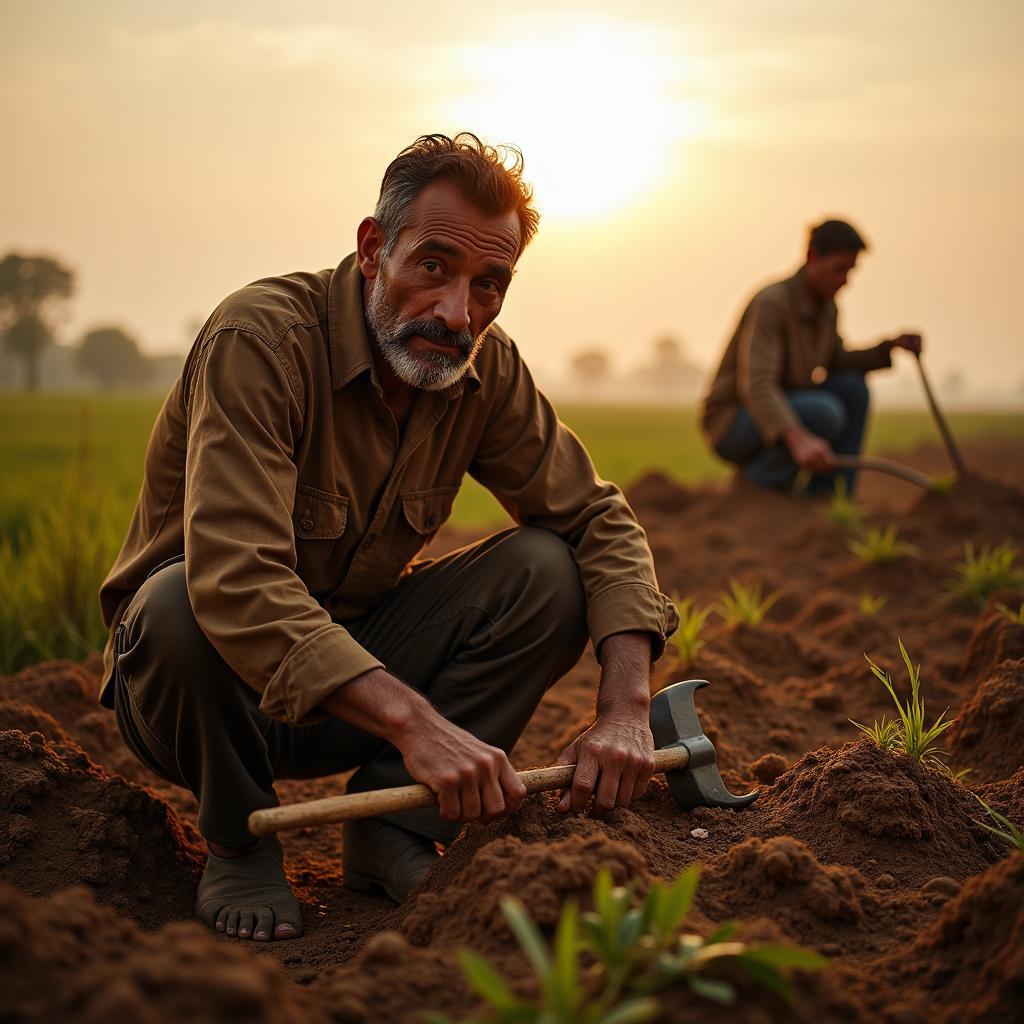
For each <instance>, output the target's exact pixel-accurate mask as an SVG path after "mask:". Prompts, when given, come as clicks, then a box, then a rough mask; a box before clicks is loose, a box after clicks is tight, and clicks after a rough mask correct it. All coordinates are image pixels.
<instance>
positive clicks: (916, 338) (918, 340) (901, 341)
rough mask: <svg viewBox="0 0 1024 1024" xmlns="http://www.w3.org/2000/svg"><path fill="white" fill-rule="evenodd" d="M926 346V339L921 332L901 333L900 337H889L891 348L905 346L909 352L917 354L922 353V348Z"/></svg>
mask: <svg viewBox="0 0 1024 1024" xmlns="http://www.w3.org/2000/svg"><path fill="white" fill-rule="evenodd" d="M923 347H924V339H923V338H922V337H921V335H920V334H901V335H900V336H899V337H898V338H890V339H889V348H890V349H894V348H905V349H906V350H907V351H908V352H913V353H914V355H915V356H919V355H920V354H921V349H922V348H923Z"/></svg>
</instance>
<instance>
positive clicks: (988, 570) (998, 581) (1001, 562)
mask: <svg viewBox="0 0 1024 1024" xmlns="http://www.w3.org/2000/svg"><path fill="white" fill-rule="evenodd" d="M953 573H954V578H953V580H952V582H951V583H950V584H949V594H950V596H951V597H952V598H954V599H955V600H960V601H966V602H968V603H970V604H973V605H974V606H975V607H976V608H982V607H984V605H985V601H986V600H987V598H988V595H989V594H991V593H992V592H993V591H994V590H1005V589H1011V590H1019V589H1021V588H1022V587H1024V567H1022V566H1019V565H1018V564H1017V549H1016V548H1015V547H1014V546H1013V545H1012V544H1010V543H1009V542H1004V543H1002V544H999V545H998V546H997V547H994V548H990V547H989V546H988V545H987V544H985V545H982V548H981V550H980V551H978V552H975V550H974V545H973V544H971V543H968V544H967V545H966V546H965V547H964V560H963V561H962V562H957V564H956V565H955V566H954V567H953Z"/></svg>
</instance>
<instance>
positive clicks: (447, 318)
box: [434, 281, 469, 331]
mask: <svg viewBox="0 0 1024 1024" xmlns="http://www.w3.org/2000/svg"><path fill="white" fill-rule="evenodd" d="M434 315H435V316H437V317H440V319H442V320H443V321H444V322H445V326H446V327H447V328H448V330H450V331H466V330H469V284H468V282H464V281H455V282H453V283H452V284H451V286H450V287H448V288H446V289H445V290H444V292H443V294H442V295H441V297H440V298H439V299H438V301H437V304H436V305H435V307H434Z"/></svg>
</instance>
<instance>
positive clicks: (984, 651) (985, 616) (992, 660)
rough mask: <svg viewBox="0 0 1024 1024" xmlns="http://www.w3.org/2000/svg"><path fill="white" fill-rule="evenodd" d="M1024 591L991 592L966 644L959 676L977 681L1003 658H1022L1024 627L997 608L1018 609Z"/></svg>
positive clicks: (1023, 599)
mask: <svg viewBox="0 0 1024 1024" xmlns="http://www.w3.org/2000/svg"><path fill="white" fill-rule="evenodd" d="M1022 603H1024V594H1021V592H1020V591H1018V590H1004V591H1000V592H999V593H997V594H993V595H991V597H990V598H989V600H988V603H987V604H986V605H985V610H984V611H983V612H982V613H981V615H979V616H978V621H977V622H976V623H975V625H974V631H973V632H972V633H971V639H970V640H969V641H968V643H967V653H966V654H965V655H964V660H963V664H962V666H961V669H960V674H961V677H962V678H963V679H965V680H968V681H970V682H977V681H979V680H982V679H984V678H986V677H987V676H990V675H991V674H992V673H993V672H994V671H995V668H996V666H997V665H998V664H999V663H1000V662H1003V661H1017V660H1019V659H1021V658H1024V626H1018V625H1016V624H1015V623H1012V622H1010V620H1009V619H1008V618H1007V617H1006V615H1004V614H1003V612H1002V611H1001V610H1000V609H999V608H998V607H997V606H998V605H1000V604H1002V605H1005V606H1006V607H1007V608H1014V609H1016V608H1019V607H1020V606H1021V604H1022Z"/></svg>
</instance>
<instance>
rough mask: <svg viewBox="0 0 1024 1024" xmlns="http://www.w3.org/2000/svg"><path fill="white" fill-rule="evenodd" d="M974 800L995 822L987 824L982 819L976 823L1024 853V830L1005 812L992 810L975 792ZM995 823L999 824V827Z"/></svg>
mask: <svg viewBox="0 0 1024 1024" xmlns="http://www.w3.org/2000/svg"><path fill="white" fill-rule="evenodd" d="M974 798H975V800H977V801H978V803H979V804H981V806H982V807H984V808H985V813H986V814H987V815H988V816H989V817H990V818H991V819H992V820H993V821H994V822H995V823H996V824H995V825H989V824H988V823H986V822H984V821H979V822H978V824H979V825H980V826H981V827H982V828H985V829H988V831H989V832H991V833H992V834H993V835H997V836H999V838H1000V839H1005V840H1006V842H1008V843H1009V844H1010V845H1011V846H1014V847H1016V848H1017V849H1018V850H1019V851H1020V852H1021V853H1024V832H1021V830H1020V829H1019V828H1018V827H1017V826H1016V825H1014V823H1013V822H1012V821H1010V819H1009V818H1008V817H1006V815H1005V814H1000V813H999V812H998V811H995V810H993V809H992V808H991V807H989V805H988V804H987V803H985V801H984V800H982V799H981V797H980V796H978V795H977V793H975V795H974ZM996 825H998V826H1000V827H999V828H997V827H996Z"/></svg>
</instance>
